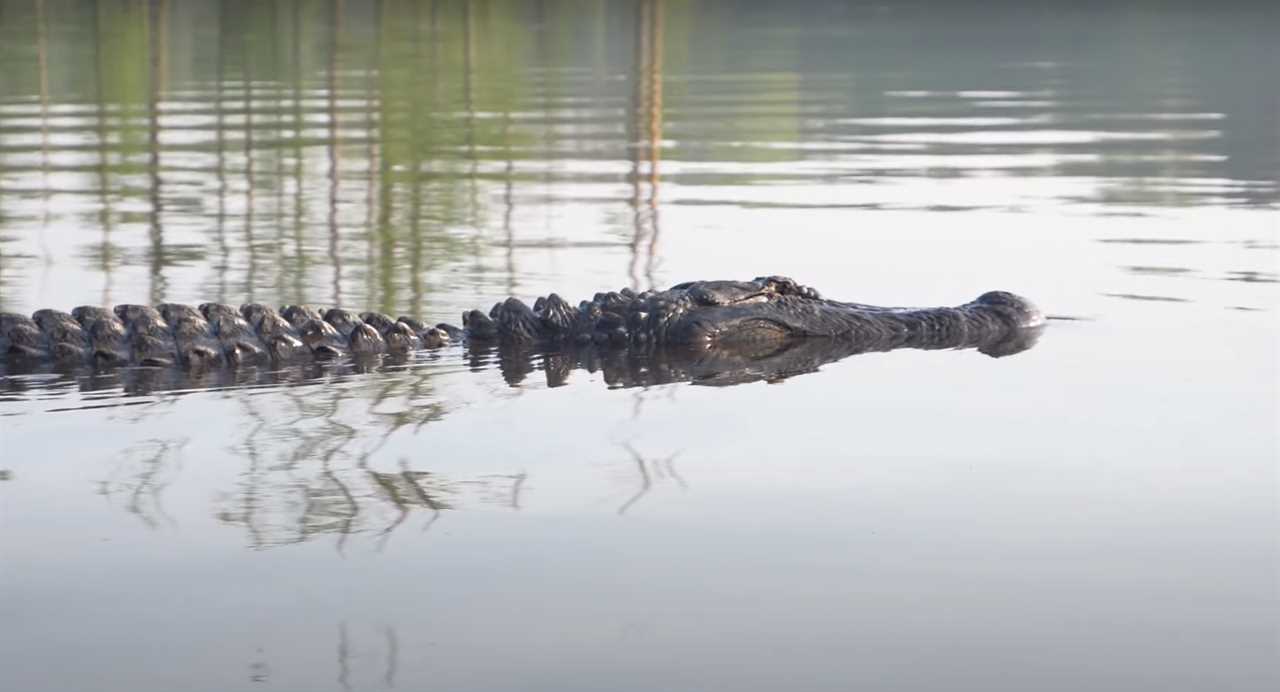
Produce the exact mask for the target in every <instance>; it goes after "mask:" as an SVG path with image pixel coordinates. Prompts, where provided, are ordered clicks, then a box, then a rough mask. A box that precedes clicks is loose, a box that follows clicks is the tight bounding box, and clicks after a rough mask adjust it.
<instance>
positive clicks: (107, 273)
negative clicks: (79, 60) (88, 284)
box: [93, 5, 115, 305]
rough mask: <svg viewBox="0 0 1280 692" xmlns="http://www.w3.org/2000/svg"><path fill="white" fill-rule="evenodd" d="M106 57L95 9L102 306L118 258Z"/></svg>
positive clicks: (107, 300) (108, 298)
mask: <svg viewBox="0 0 1280 692" xmlns="http://www.w3.org/2000/svg"><path fill="white" fill-rule="evenodd" d="M103 57H104V56H103V55H102V6H101V5H98V6H95V7H94V12H93V62H94V68H93V76H94V85H95V86H96V88H97V102H98V103H97V107H98V112H97V125H98V203H99V205H100V206H101V209H100V210H99V211H98V220H99V222H100V223H101V224H102V250H101V253H102V256H101V257H100V258H99V261H100V263H101V264H100V266H101V268H102V275H103V283H102V304H103V305H111V274H112V269H113V266H112V265H113V264H114V260H115V257H114V256H113V255H112V252H111V230H112V227H113V224H114V223H115V218H114V213H113V212H112V210H111V175H110V170H109V168H110V165H111V160H110V156H109V154H108V151H109V147H110V144H109V143H108V141H107V107H106V99H107V94H106V88H105V86H104V85H103V82H104V81H105V79H104V77H103V74H102V71H103Z"/></svg>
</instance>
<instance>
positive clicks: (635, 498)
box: [618, 442, 688, 514]
mask: <svg viewBox="0 0 1280 692" xmlns="http://www.w3.org/2000/svg"><path fill="white" fill-rule="evenodd" d="M622 448H623V449H625V450H627V454H628V455H630V456H631V461H632V462H633V463H635V465H636V470H637V472H638V473H639V476H640V487H639V489H638V490H636V492H635V494H634V495H632V496H631V497H629V498H627V500H626V501H625V502H623V503H622V506H621V507H618V514H626V513H627V510H629V509H631V508H632V507H634V506H635V504H636V503H637V502H639V501H640V499H641V498H643V497H644V496H645V495H648V494H649V491H650V490H652V489H653V483H654V481H655V480H662V479H666V478H669V479H671V480H674V481H675V482H676V483H677V484H678V485H679V486H680V487H681V488H686V487H688V486H686V485H685V482H684V479H683V478H681V477H680V474H679V473H678V472H677V471H676V466H675V461H676V457H678V456H680V453H679V452H676V453H675V454H671V455H669V456H665V457H662V458H659V459H645V458H644V457H643V456H641V455H640V452H639V451H637V450H636V448H635V447H634V446H633V445H632V444H631V443H630V442H623V443H622Z"/></svg>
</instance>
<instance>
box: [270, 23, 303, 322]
mask: <svg viewBox="0 0 1280 692" xmlns="http://www.w3.org/2000/svg"><path fill="white" fill-rule="evenodd" d="M301 6H302V0H293V2H292V3H291V10H292V12H291V21H290V22H289V54H290V64H289V85H290V96H291V98H290V107H291V115H292V120H293V138H292V140H291V142H290V155H291V156H292V157H293V255H294V262H295V264H294V266H293V267H292V274H293V294H292V296H291V302H294V303H302V302H305V300H306V288H305V285H304V281H305V278H306V274H307V270H308V262H307V247H306V242H305V240H304V238H303V219H304V217H305V216H306V199H305V197H304V196H303V190H304V189H305V188H306V186H305V185H304V183H303V167H302V158H303V150H302V134H303V131H302V123H303V115H302V12H301ZM280 184H281V185H283V184H284V182H283V181H281V183H280ZM277 222H278V223H280V224H281V225H283V223H284V220H283V219H279V220H278V221H277Z"/></svg>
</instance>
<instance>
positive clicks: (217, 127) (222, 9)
mask: <svg viewBox="0 0 1280 692" xmlns="http://www.w3.org/2000/svg"><path fill="white" fill-rule="evenodd" d="M226 26H227V5H226V3H220V4H219V5H218V39H217V46H218V49H217V52H218V57H217V67H216V68H215V70H216V71H215V74H214V82H213V113H214V142H215V147H216V151H217V163H216V165H215V166H214V177H215V178H217V180H218V213H217V216H216V217H215V218H214V224H213V226H214V232H215V233H216V234H217V236H218V254H219V256H220V260H219V265H218V268H217V269H218V302H226V300H227V271H228V270H229V269H230V267H231V246H230V245H228V244H227V156H226V114H225V112H224V105H223V102H222V99H223V97H222V88H223V85H224V83H225V80H226V77H225V74H224V72H225V66H226V59H227V52H226V45H225V38H226V34H227V32H226Z"/></svg>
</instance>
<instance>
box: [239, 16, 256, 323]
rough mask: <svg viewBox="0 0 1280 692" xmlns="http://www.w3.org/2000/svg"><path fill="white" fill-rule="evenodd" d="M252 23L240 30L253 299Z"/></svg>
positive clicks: (248, 274)
mask: <svg viewBox="0 0 1280 692" xmlns="http://www.w3.org/2000/svg"><path fill="white" fill-rule="evenodd" d="M250 26H251V24H250V23H249V22H244V23H243V24H242V26H241V27H240V28H239V31H240V32H241V33H240V76H241V85H242V86H241V93H242V98H243V100H242V103H243V105H244V246H245V250H246V251H247V252H248V253H249V266H248V269H247V271H246V274H245V284H246V286H245V293H246V297H247V298H248V299H249V302H250V303H252V302H253V289H254V287H255V286H257V285H258V248H257V243H255V242H254V238H253V56H252V50H251V48H252V46H251V45H250V43H251V41H250V36H249V31H250Z"/></svg>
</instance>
